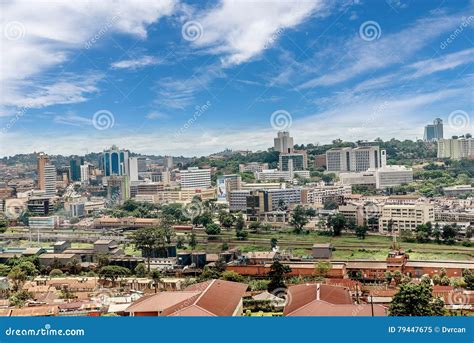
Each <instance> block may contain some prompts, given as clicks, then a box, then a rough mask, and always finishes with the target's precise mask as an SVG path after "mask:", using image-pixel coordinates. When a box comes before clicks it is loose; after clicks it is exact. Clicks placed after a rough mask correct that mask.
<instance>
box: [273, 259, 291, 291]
mask: <svg viewBox="0 0 474 343" xmlns="http://www.w3.org/2000/svg"><path fill="white" fill-rule="evenodd" d="M288 273H291V268H290V267H289V266H287V265H286V264H282V263H280V262H279V261H275V262H273V264H272V265H271V267H270V271H269V272H268V276H269V277H270V283H269V284H268V291H269V292H273V291H274V290H275V289H278V288H286V285H285V275H286V274H288Z"/></svg>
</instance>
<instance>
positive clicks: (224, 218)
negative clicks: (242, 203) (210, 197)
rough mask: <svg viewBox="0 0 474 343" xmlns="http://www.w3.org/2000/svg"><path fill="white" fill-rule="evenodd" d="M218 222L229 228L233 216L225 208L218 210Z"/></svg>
mask: <svg viewBox="0 0 474 343" xmlns="http://www.w3.org/2000/svg"><path fill="white" fill-rule="evenodd" d="M217 218H218V220H219V223H221V225H222V226H223V227H225V228H227V229H228V228H231V227H232V225H234V222H235V216H234V215H233V214H231V213H229V212H227V211H225V210H220V211H219V214H218V216H217Z"/></svg>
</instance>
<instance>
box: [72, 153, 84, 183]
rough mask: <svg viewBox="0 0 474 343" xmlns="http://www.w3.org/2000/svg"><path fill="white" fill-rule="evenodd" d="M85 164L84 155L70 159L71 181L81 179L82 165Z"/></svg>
mask: <svg viewBox="0 0 474 343" xmlns="http://www.w3.org/2000/svg"><path fill="white" fill-rule="evenodd" d="M83 164H84V158H83V157H76V158H73V159H71V160H70V161H69V170H70V175H71V181H80V180H81V166H82V165H83Z"/></svg>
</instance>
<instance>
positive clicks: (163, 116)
mask: <svg viewBox="0 0 474 343" xmlns="http://www.w3.org/2000/svg"><path fill="white" fill-rule="evenodd" d="M146 118H147V119H150V120H153V119H168V118H169V116H168V115H167V114H165V113H161V112H157V111H153V112H150V113H148V114H147V115H146Z"/></svg>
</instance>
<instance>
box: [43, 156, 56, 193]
mask: <svg viewBox="0 0 474 343" xmlns="http://www.w3.org/2000/svg"><path fill="white" fill-rule="evenodd" d="M43 170H44V177H43V184H44V194H45V196H47V197H53V196H55V195H56V167H55V166H54V165H52V164H49V163H47V164H45V165H44V168H43Z"/></svg>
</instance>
